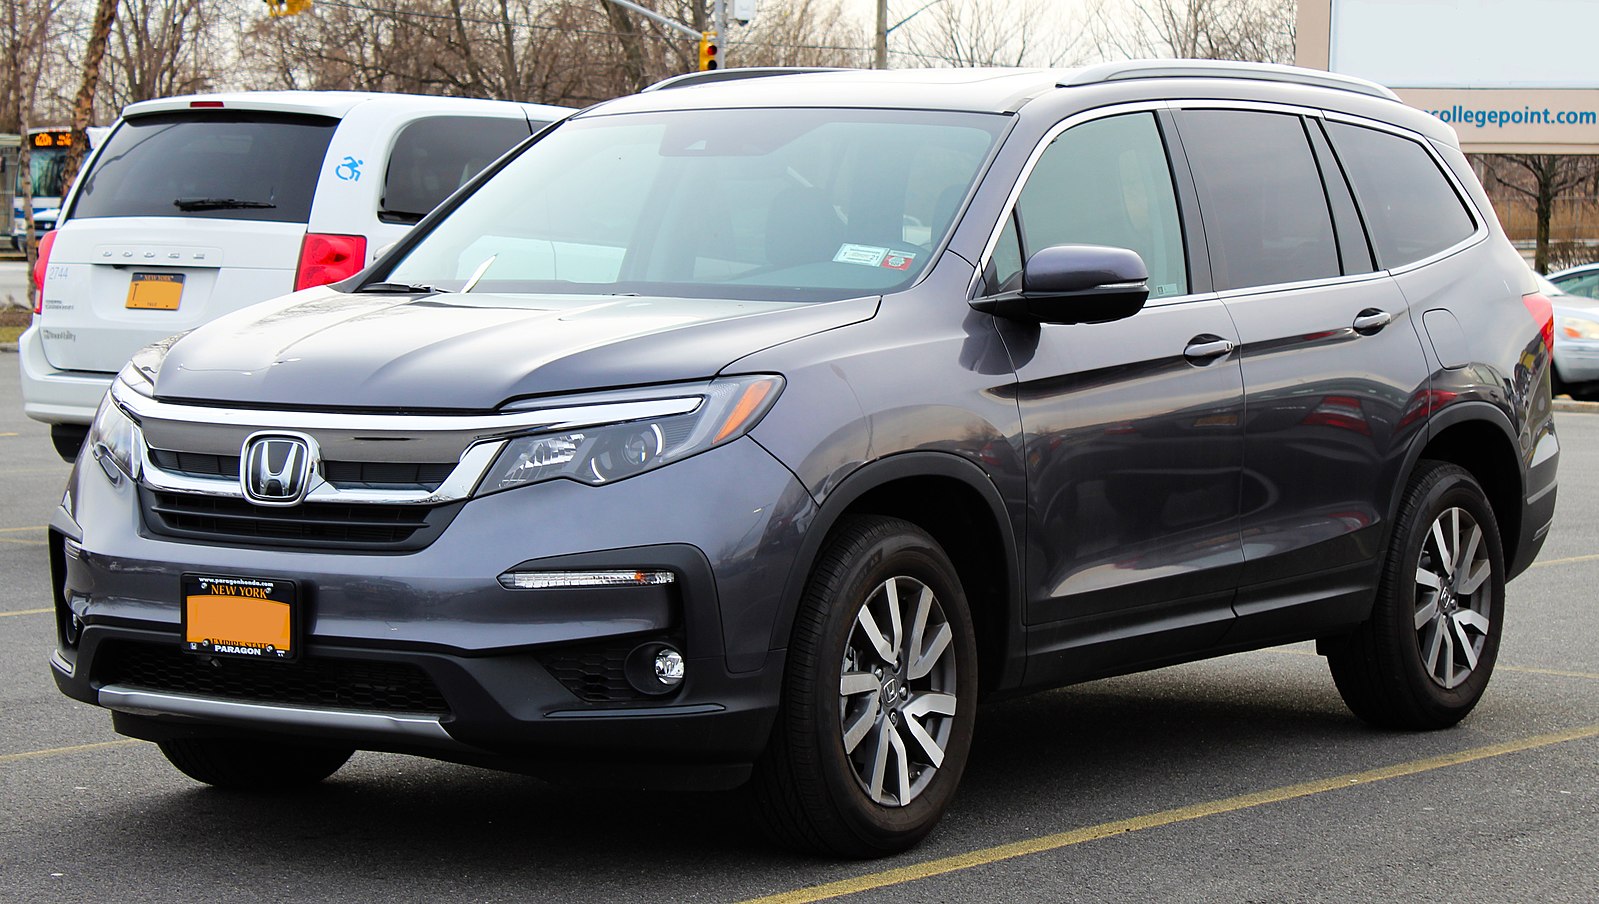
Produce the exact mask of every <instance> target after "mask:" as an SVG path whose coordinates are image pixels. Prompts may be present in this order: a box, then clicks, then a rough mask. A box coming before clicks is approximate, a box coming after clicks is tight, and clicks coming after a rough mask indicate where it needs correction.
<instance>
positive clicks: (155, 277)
mask: <svg viewBox="0 0 1599 904" xmlns="http://www.w3.org/2000/svg"><path fill="white" fill-rule="evenodd" d="M182 300H183V274H182V273H135V274H133V279H132V280H131V281H129V283H128V304H127V306H128V307H130V308H135V309H144V310H151V311H176V310H177V309H178V303H179V302H181V301H182Z"/></svg>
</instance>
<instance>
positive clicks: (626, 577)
mask: <svg viewBox="0 0 1599 904" xmlns="http://www.w3.org/2000/svg"><path fill="white" fill-rule="evenodd" d="M676 581H677V575H676V574H674V573H672V572H670V571H624V570H620V569H619V570H616V571H508V572H506V573H505V574H502V575H500V586H502V587H504V588H505V589H507V590H553V589H557V588H565V587H651V586H656V585H660V584H672V583H675V582H676Z"/></svg>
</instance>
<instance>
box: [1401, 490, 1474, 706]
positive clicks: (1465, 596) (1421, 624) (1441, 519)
mask: <svg viewBox="0 0 1599 904" xmlns="http://www.w3.org/2000/svg"><path fill="white" fill-rule="evenodd" d="M1492 576H1493V562H1492V560H1491V559H1490V558H1489V555H1488V544H1487V543H1484V542H1483V530H1482V526H1481V525H1479V524H1478V523H1477V521H1476V519H1475V518H1473V517H1472V516H1471V513H1470V512H1467V511H1466V510H1465V509H1461V508H1449V509H1445V510H1444V511H1443V512H1442V513H1441V514H1439V515H1438V517H1437V518H1436V519H1434V521H1433V523H1432V527H1431V528H1430V529H1429V530H1428V532H1427V539H1426V542H1424V543H1423V544H1422V547H1421V559H1420V561H1419V562H1418V563H1417V566H1416V603H1415V627H1416V644H1417V646H1418V648H1419V650H1420V652H1421V662H1422V668H1423V669H1425V670H1426V672H1427V675H1428V677H1430V678H1431V679H1432V680H1433V681H1434V682H1435V683H1436V684H1438V685H1439V686H1441V687H1444V688H1454V687H1457V686H1459V685H1460V683H1461V682H1463V681H1465V680H1466V678H1467V677H1469V676H1470V675H1471V673H1472V671H1473V670H1474V669H1476V667H1477V661H1478V659H1479V657H1480V656H1481V655H1482V650H1483V645H1484V644H1485V643H1486V642H1487V639H1488V633H1489V628H1490V626H1491V622H1490V621H1489V612H1490V609H1489V606H1490V605H1491V600H1490V596H1491V593H1492V584H1491V581H1490V580H1489V579H1490V578H1491V577H1492Z"/></svg>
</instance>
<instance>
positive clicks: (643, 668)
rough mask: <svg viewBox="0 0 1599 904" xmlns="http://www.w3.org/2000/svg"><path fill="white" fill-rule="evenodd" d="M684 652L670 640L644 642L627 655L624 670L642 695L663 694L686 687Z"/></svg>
mask: <svg viewBox="0 0 1599 904" xmlns="http://www.w3.org/2000/svg"><path fill="white" fill-rule="evenodd" d="M684 671H685V670H684V666H683V654H682V653H681V652H679V651H678V649H677V648H676V647H674V646H672V645H671V644H669V643H662V642H661V641H651V642H649V643H641V644H639V645H638V646H636V647H634V648H633V652H631V653H629V654H627V659H626V660H625V661H624V662H623V663H622V673H623V674H624V675H626V676H627V683H628V684H630V685H632V686H633V689H634V690H636V691H638V692H639V693H641V694H648V695H649V696H652V697H660V696H664V695H666V694H671V693H675V692H676V691H677V690H678V688H680V687H682V686H683V675H684Z"/></svg>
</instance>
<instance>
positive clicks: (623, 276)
mask: <svg viewBox="0 0 1599 904" xmlns="http://www.w3.org/2000/svg"><path fill="white" fill-rule="evenodd" d="M1005 123H1006V121H1005V119H1004V118H1002V117H1000V116H995V115H986V114H972V113H965V114H957V113H942V112H927V111H895V110H832V109H783V110H696V111H686V112H669V113H648V114H627V115H617V116H591V117H582V118H579V119H576V120H572V121H569V122H567V123H565V124H563V125H561V126H560V127H558V128H557V129H556V130H555V131H554V132H552V133H550V134H549V135H548V136H546V137H545V138H544V139H543V140H541V141H539V142H537V143H536V144H534V145H532V146H531V147H530V148H528V149H527V150H526V151H525V152H524V153H522V154H521V155H520V156H519V157H518V158H517V159H516V160H514V161H512V162H511V163H510V164H509V165H507V167H506V168H505V169H504V170H502V171H501V172H500V173H498V174H497V175H496V176H495V177H494V178H493V179H492V180H490V181H489V182H488V183H486V184H485V185H484V187H483V188H482V189H481V190H479V191H477V192H475V193H474V194H473V195H472V196H471V197H469V198H467V199H466V200H465V201H464V202H462V204H461V206H460V207H458V208H457V209H455V210H454V211H453V212H451V213H450V215H449V216H448V217H446V218H445V219H444V220H443V221H442V222H441V223H439V225H438V227H437V228H435V229H434V230H432V231H431V232H430V233H429V234H428V235H427V236H426V237H424V238H423V239H422V241H421V242H420V243H419V244H418V245H417V247H416V248H414V249H413V250H412V251H411V252H410V253H409V254H408V255H406V256H405V258H404V259H403V260H401V261H400V263H399V264H398V265H397V266H396V267H395V268H394V269H393V270H392V271H390V272H389V273H388V274H387V275H386V276H385V277H384V278H385V279H386V280H387V281H388V282H391V283H403V284H410V285H428V286H436V287H439V288H442V289H445V290H448V291H457V292H458V291H462V290H463V289H468V290H470V291H475V292H506V293H561V294H572V293H576V294H626V293H636V294H647V295H669V296H687V297H712V298H746V299H758V300H760V299H765V300H783V301H789V300H799V301H819V300H827V299H838V298H848V297H853V296H859V295H868V294H877V293H880V292H884V291H889V290H892V289H894V288H897V287H899V286H903V285H907V284H909V283H910V282H911V281H912V280H914V279H915V278H916V276H917V275H918V274H919V273H920V272H921V271H922V269H924V268H925V267H926V266H927V265H928V263H929V260H930V258H931V256H932V251H933V250H934V249H936V248H937V247H938V246H939V244H940V243H941V242H942V241H943V239H944V236H945V234H946V233H947V232H948V231H949V228H950V226H951V225H952V223H953V220H954V217H955V213H956V211H957V209H958V207H959V205H960V202H961V200H962V199H963V198H965V196H966V193H967V191H968V189H969V188H970V187H971V184H972V182H973V181H974V180H975V179H976V177H977V174H978V172H979V171H980V170H981V167H982V165H983V162H984V161H985V160H986V159H987V158H988V154H989V151H990V149H991V148H992V147H993V146H994V144H995V141H996V138H997V136H998V134H999V132H1000V130H1001V129H1002V128H1003V127H1004V125H1005Z"/></svg>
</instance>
